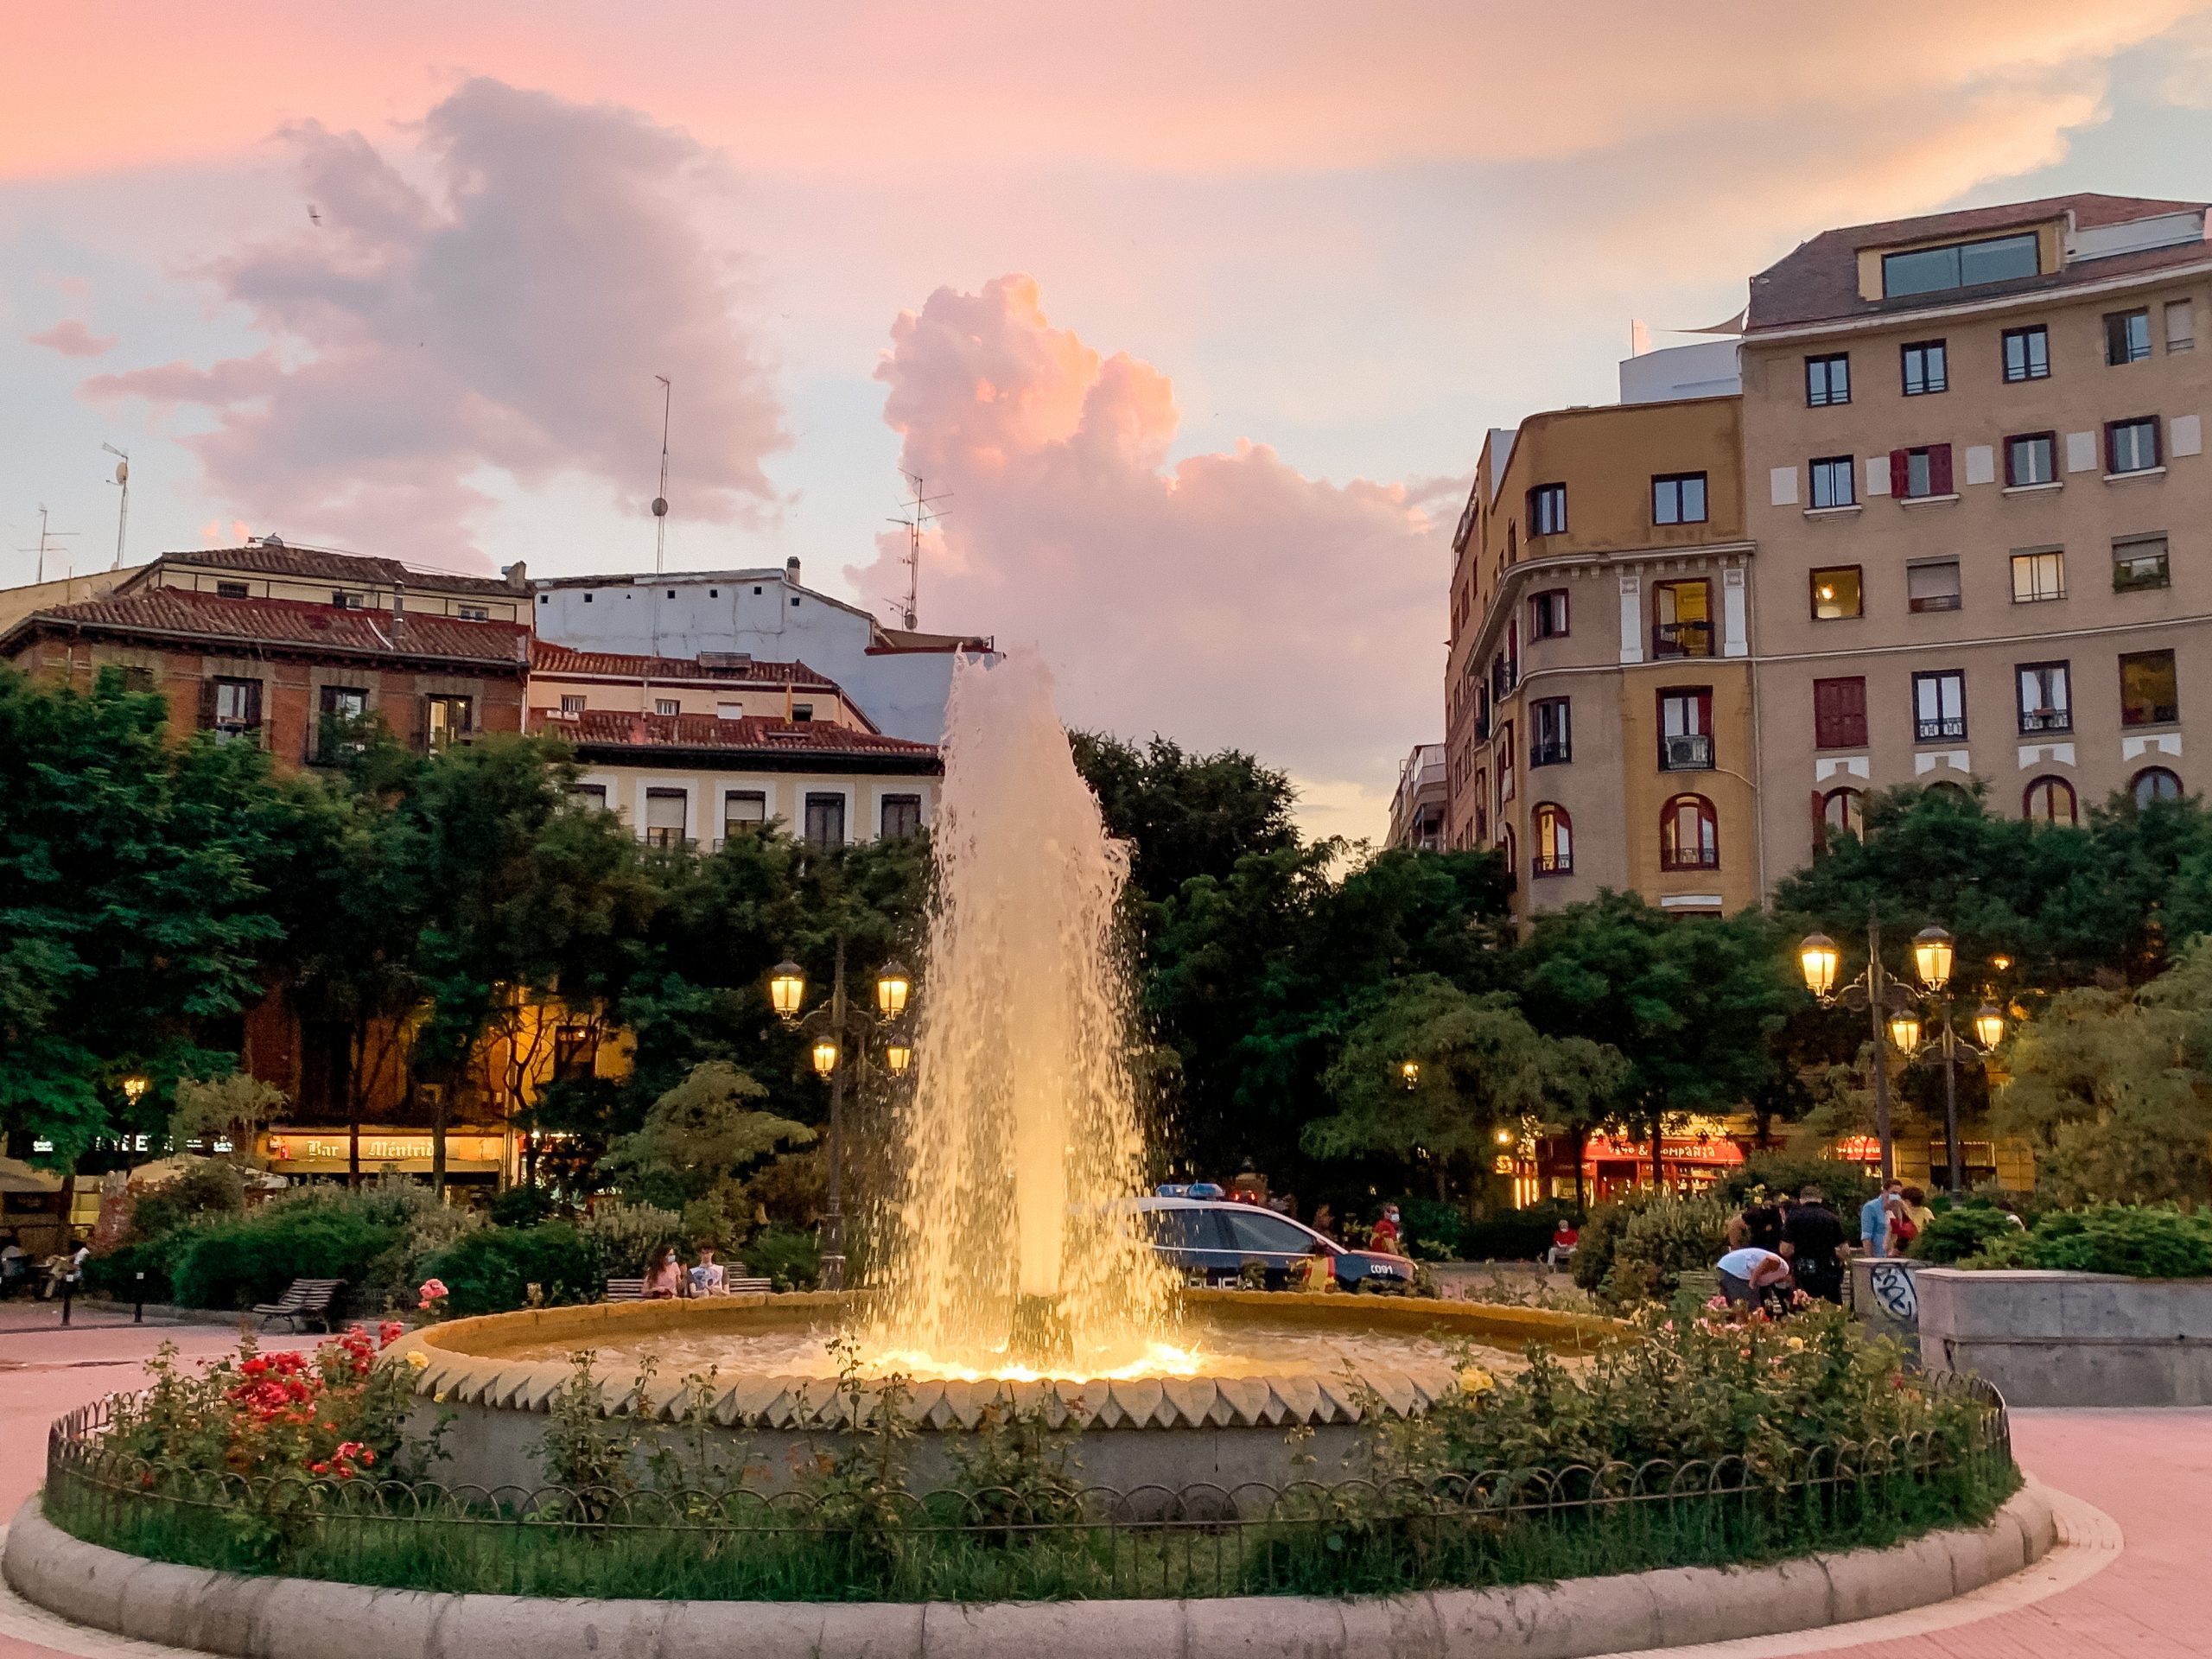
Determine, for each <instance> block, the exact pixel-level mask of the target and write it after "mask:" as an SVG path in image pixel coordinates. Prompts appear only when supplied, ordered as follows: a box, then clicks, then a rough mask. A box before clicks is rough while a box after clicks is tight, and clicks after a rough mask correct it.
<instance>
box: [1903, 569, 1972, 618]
mask: <svg viewBox="0 0 2212 1659" xmlns="http://www.w3.org/2000/svg"><path fill="white" fill-rule="evenodd" d="M1904 601H1905V606H1906V608H1907V609H1909V610H1915V611H1955V610H1957V609H1958V608H1959V562H1958V561H1957V560H1956V559H1931V560H1929V561H1928V562H1927V563H1922V564H1909V565H1907V566H1905V568H1904Z"/></svg>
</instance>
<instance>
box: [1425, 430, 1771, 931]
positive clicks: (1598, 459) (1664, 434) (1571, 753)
mask: <svg viewBox="0 0 2212 1659" xmlns="http://www.w3.org/2000/svg"><path fill="white" fill-rule="evenodd" d="M1741 419H1742V409H1741V404H1740V400H1739V399H1738V398H1737V397H1732V396H1725V395H1724V396H1719V397H1671V398H1667V399H1665V400H1664V401H1656V402H1649V403H1640V404H1639V403H1630V404H1622V405H1618V406H1609V407H1604V408H1592V409H1570V410H1558V411H1555V412H1553V413H1549V414H1543V415H1536V416H1530V417H1529V419H1527V420H1525V421H1523V422H1522V423H1521V424H1520V426H1519V427H1518V428H1517V429H1513V430H1510V431H1497V432H1493V433H1492V434H1491V438H1490V442H1488V443H1487V444H1485V445H1484V451H1483V454H1482V456H1481V459H1480V461H1479V462H1478V467H1477V470H1476V479H1475V486H1474V489H1473V492H1472V493H1471V496H1470V498H1469V499H1468V503H1467V507H1466V511H1465V513H1464V514H1463V515H1462V517H1461V519H1460V523H1459V530H1458V532H1457V534H1456V535H1455V537H1454V538H1453V570H1452V613H1451V614H1452V645H1451V652H1450V656H1449V658H1448V666H1447V670H1446V697H1445V715H1446V734H1447V735H1446V744H1445V750H1446V787H1447V790H1448V806H1447V812H1446V836H1447V839H1448V841H1449V844H1450V845H1452V846H1453V847H1459V848H1466V847H1494V848H1496V849H1498V850H1499V851H1500V852H1502V853H1503V855H1504V856H1505V859H1506V862H1507V866H1508V868H1510V870H1511V871H1512V872H1513V876H1514V897H1513V904H1514V907H1515V910H1516V914H1517V915H1518V916H1519V917H1520V918H1522V920H1523V921H1526V920H1527V919H1529V918H1530V917H1531V916H1532V915H1534V914H1535V913H1536V912H1541V911H1545V910H1550V909H1556V908H1558V907H1559V906H1561V905H1564V904H1567V903H1570V902H1573V901H1576V900H1580V899H1590V898H1593V897H1595V896H1596V894H1597V893H1598V891H1599V888H1601V887H1614V888H1624V889H1628V890H1630V891H1634V892H1638V893H1643V895H1644V896H1645V897H1646V898H1648V899H1649V900H1650V901H1651V902H1653V903H1655V904H1657V905H1660V906H1664V907H1666V908H1668V909H1669V910H1672V911H1675V912H1681V913H1685V914H1715V913H1719V912H1726V911H1732V910H1736V909H1740V908H1741V907H1742V906H1745V905H1747V904H1750V903H1751V902H1753V900H1754V899H1755V898H1756V896H1757V894H1758V891H1759V874H1758V836H1757V834H1756V832H1755V815H1754V811H1753V804H1752V803H1753V789H1752V785H1751V776H1752V775H1753V772H1752V769H1753V761H1752V754H1751V732H1752V724H1751V694H1750V675H1749V661H1750V656H1751V632H1750V628H1751V553H1752V543H1751V537H1749V536H1748V534H1747V533H1746V531H1745V522H1744V491H1743V483H1742V479H1743V474H1742V470H1741V463H1740V457H1741V455H1742V453H1743V435H1742V431H1741Z"/></svg>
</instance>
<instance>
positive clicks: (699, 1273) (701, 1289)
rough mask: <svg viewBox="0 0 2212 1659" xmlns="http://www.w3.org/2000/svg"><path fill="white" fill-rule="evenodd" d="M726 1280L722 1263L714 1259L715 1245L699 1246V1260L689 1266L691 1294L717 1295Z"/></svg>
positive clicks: (719, 1293)
mask: <svg viewBox="0 0 2212 1659" xmlns="http://www.w3.org/2000/svg"><path fill="white" fill-rule="evenodd" d="M727 1283H728V1278H727V1276H726V1275H725V1274H724V1272H723V1269H722V1264H721V1262H717V1261H715V1247H714V1246H713V1245H711V1244H702V1245H700V1246H699V1260H698V1261H697V1262H696V1264H694V1265H693V1267H692V1268H691V1294H693V1295H694V1296H719V1295H721V1294H722V1288H723V1287H724V1286H725V1285H726V1284H727Z"/></svg>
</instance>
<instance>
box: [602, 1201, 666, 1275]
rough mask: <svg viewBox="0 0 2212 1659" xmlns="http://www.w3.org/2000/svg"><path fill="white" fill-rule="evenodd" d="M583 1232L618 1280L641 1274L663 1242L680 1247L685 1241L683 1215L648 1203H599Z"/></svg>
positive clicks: (604, 1265) (603, 1263)
mask: <svg viewBox="0 0 2212 1659" xmlns="http://www.w3.org/2000/svg"><path fill="white" fill-rule="evenodd" d="M583 1233H584V1236H585V1237H586V1238H588V1239H589V1240H590V1241H591V1243H592V1245H593V1247H594V1249H596V1250H597V1251H598V1253H599V1259H600V1262H601V1265H602V1266H603V1267H604V1268H606V1270H607V1273H608V1274H611V1275H613V1277H615V1278H618V1279H633V1278H635V1277H637V1276H638V1275H639V1274H641V1273H643V1272H644V1271H645V1263H646V1262H649V1261H650V1260H652V1253H653V1252H654V1251H655V1250H657V1249H659V1248H660V1247H661V1246H662V1245H664V1244H673V1245H676V1246H677V1247H678V1248H679V1249H680V1248H681V1247H682V1246H683V1243H684V1238H683V1217H682V1216H680V1215H678V1214H677V1212H676V1211H673V1210H661V1209H658V1208H656V1207H655V1206H653V1205H650V1204H602V1205H600V1206H599V1208H598V1209H597V1210H595V1211H593V1212H592V1215H591V1218H590V1219H589V1220H588V1221H586V1222H585V1223H584V1224H583Z"/></svg>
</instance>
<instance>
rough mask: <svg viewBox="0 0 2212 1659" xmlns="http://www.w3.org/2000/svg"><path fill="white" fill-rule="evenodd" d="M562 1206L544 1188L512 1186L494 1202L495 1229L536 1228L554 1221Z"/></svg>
mask: <svg viewBox="0 0 2212 1659" xmlns="http://www.w3.org/2000/svg"><path fill="white" fill-rule="evenodd" d="M559 1208H560V1206H559V1205H556V1204H555V1203H554V1202H553V1195H552V1194H551V1193H550V1192H547V1191H546V1190H545V1189H544V1188H543V1187H542V1186H511V1187H509V1188H508V1189H507V1190H506V1191H505V1192H502V1193H500V1194H499V1196H498V1197H497V1198H493V1200H492V1211H491V1214H492V1224H493V1226H494V1227H535V1226H537V1224H538V1223H539V1222H541V1221H550V1220H552V1219H553V1216H554V1212H555V1211H556V1210H558V1209H559Z"/></svg>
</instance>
